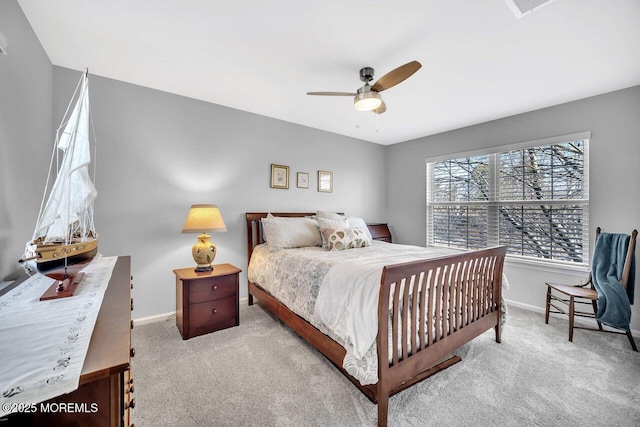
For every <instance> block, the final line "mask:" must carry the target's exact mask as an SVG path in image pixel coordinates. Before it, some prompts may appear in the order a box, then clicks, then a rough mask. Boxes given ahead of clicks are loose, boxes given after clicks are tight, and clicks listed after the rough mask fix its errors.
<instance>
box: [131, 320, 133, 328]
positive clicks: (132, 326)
mask: <svg viewBox="0 0 640 427" xmlns="http://www.w3.org/2000/svg"><path fill="white" fill-rule="evenodd" d="M131 329H133V320H132V321H131Z"/></svg>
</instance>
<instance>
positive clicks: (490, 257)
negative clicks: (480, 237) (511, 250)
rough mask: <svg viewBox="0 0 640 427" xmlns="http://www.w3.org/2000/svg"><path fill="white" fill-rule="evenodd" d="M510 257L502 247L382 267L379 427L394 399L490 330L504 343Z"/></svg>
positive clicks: (383, 422)
mask: <svg viewBox="0 0 640 427" xmlns="http://www.w3.org/2000/svg"><path fill="white" fill-rule="evenodd" d="M506 251H507V247H506V246H500V247H495V248H490V249H483V250H478V251H472V252H466V253H462V254H460V255H453V256H446V257H441V258H434V259H429V260H425V261H416V262H408V263H403V264H396V265H392V266H387V267H384V269H383V273H382V278H381V287H380V297H379V305H378V319H379V320H378V337H377V345H378V378H379V380H378V383H377V390H376V394H377V398H378V399H377V400H378V425H386V420H387V412H388V399H389V396H390V395H392V394H395V393H396V392H398V391H400V390H403V389H404V388H406V387H408V386H410V385H412V384H414V383H416V382H418V381H420V380H421V379H424V378H426V377H427V376H429V375H431V374H432V373H430V372H429V371H430V368H431V370H433V367H434V365H438V364H439V363H441V361H442V360H443V358H446V356H447V355H449V354H450V353H452V352H453V351H454V350H456V349H457V348H459V347H460V346H462V345H463V344H465V343H467V342H469V341H471V340H472V339H473V338H475V337H477V336H478V335H480V334H482V333H484V332H485V331H487V330H488V329H490V328H492V327H493V328H495V333H496V341H497V342H500V334H501V318H500V313H501V301H502V269H503V265H504V258H505V254H506ZM387 319H390V321H388V320H387ZM389 340H391V342H390V341H389ZM458 360H459V359H458ZM453 363H455V361H453V362H450V363H449V364H453Z"/></svg>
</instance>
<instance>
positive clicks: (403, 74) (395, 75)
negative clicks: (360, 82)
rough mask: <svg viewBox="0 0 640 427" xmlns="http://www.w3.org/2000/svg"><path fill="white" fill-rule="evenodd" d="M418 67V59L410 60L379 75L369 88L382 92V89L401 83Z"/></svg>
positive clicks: (420, 65) (419, 65)
mask: <svg viewBox="0 0 640 427" xmlns="http://www.w3.org/2000/svg"><path fill="white" fill-rule="evenodd" d="M420 67H422V64H420V63H419V62H418V61H411V62H409V63H407V64H404V65H401V66H399V67H398V68H396V69H395V70H392V71H389V72H388V73H387V74H385V75H384V76H382V77H380V78H379V79H378V81H377V82H376V83H375V84H374V85H373V86H371V90H375V91H376V92H382V91H383V90H387V89H389V88H392V87H394V86H395V85H397V84H398V83H402V82H403V81H405V80H406V79H408V78H409V77H411V75H412V74H413V73H415V72H416V71H418V70H419V69H420Z"/></svg>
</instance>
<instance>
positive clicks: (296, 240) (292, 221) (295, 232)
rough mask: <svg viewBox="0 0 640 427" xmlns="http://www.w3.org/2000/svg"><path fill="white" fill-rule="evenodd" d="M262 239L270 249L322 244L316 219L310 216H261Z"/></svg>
mask: <svg viewBox="0 0 640 427" xmlns="http://www.w3.org/2000/svg"><path fill="white" fill-rule="evenodd" d="M261 221H262V231H263V234H264V240H265V241H266V242H267V244H268V245H269V250H270V251H277V250H280V249H290V248H302V247H307V246H320V245H322V238H321V237H320V230H319V227H318V221H317V220H315V219H311V218H284V217H274V216H267V217H266V218H262V220H261Z"/></svg>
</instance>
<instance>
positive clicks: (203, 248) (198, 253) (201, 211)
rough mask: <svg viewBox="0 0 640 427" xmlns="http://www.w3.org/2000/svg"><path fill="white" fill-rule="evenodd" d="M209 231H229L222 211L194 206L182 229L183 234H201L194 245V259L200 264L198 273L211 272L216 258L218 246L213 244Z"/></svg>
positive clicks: (216, 207) (215, 208)
mask: <svg viewBox="0 0 640 427" xmlns="http://www.w3.org/2000/svg"><path fill="white" fill-rule="evenodd" d="M208 231H227V227H225V225H224V220H223V219H222V215H221V214H220V210H219V209H218V206H216V205H192V206H191V209H190V210H189V215H188V216H187V220H186V221H185V223H184V227H183V228H182V232H183V233H201V234H200V235H199V236H198V242H197V243H196V244H195V245H193V249H192V252H191V253H192V254H193V259H194V261H195V262H196V264H198V266H197V267H196V272H199V271H211V270H213V267H212V266H211V263H212V262H213V260H214V258H215V257H216V245H214V244H213V243H212V242H211V240H210V239H211V236H210V235H208V234H207V232H208Z"/></svg>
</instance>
